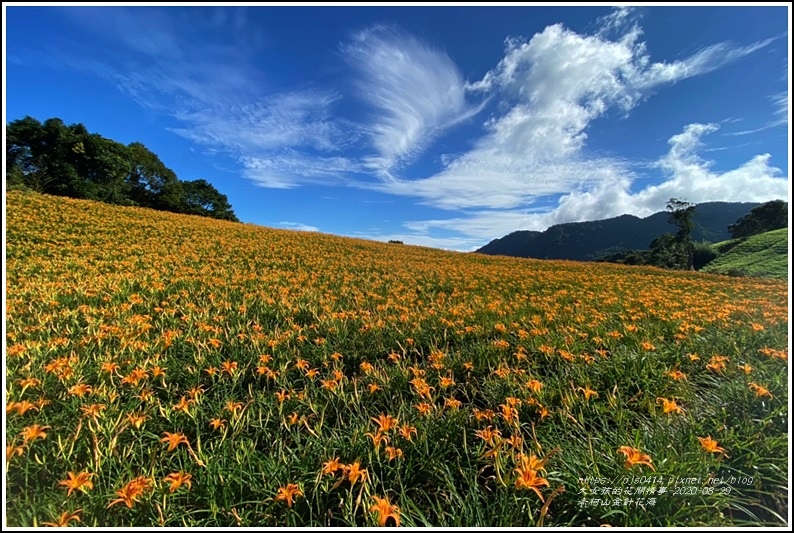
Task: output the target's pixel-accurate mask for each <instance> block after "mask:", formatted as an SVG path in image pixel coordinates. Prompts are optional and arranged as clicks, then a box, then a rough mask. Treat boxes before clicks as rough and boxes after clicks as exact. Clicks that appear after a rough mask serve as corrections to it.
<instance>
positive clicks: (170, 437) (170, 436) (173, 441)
mask: <svg viewBox="0 0 794 533" xmlns="http://www.w3.org/2000/svg"><path fill="white" fill-rule="evenodd" d="M163 435H165V436H164V437H163V438H162V439H160V442H167V443H168V451H169V452H172V451H174V449H175V448H176V447H177V446H179V445H180V444H187V445H188V446H190V442H188V440H187V437H185V436H184V435H183V434H182V433H169V432H167V431H165V432H163Z"/></svg>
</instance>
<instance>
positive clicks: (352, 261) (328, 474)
mask: <svg viewBox="0 0 794 533" xmlns="http://www.w3.org/2000/svg"><path fill="white" fill-rule="evenodd" d="M6 207H7V219H6V243H7V249H6V261H7V265H6V268H7V276H6V280H5V282H6V301H5V304H6V305H5V308H6V332H7V333H6V352H5V354H6V357H5V365H6V375H5V377H6V381H5V402H6V419H5V440H6V450H5V453H6V455H5V476H6V479H5V484H6V489H7V495H6V505H7V509H6V525H8V526H41V525H87V526H180V527H182V526H235V527H236V526H345V525H361V526H377V525H401V526H421V525H431V526H539V525H547V526H569V525H585V526H598V525H602V524H610V525H616V526H618V525H631V526H718V525H779V526H780V525H785V524H786V517H787V516H788V493H787V487H788V484H789V479H788V471H789V464H788V414H789V413H788V385H787V382H788V379H787V367H788V348H787V346H788V303H787V297H788V288H787V284H786V283H785V282H779V281H767V280H757V279H747V278H741V279H738V278H728V277H720V276H714V275H706V274H698V273H690V272H683V273H682V272H671V271H663V270H657V269H653V268H640V267H623V266H620V265H609V264H595V263H574V262H565V261H535V260H525V259H513V258H503V257H489V256H483V255H476V254H463V253H452V252H443V251H439V250H433V249H427V248H420V247H414V246H407V245H400V244H386V243H377V242H370V241H364V240H356V239H348V238H341V237H334V236H330V235H323V234H318V233H300V232H291V231H282V230H275V229H268V228H262V227H257V226H253V225H246V224H239V223H231V222H222V221H217V220H211V219H205V218H198V217H191V216H180V215H174V214H168V213H163V212H157V211H151V210H146V209H140V208H125V207H115V206H109V205H105V204H99V203H93V202H88V201H82V200H71V199H65V198H57V197H51V196H42V195H38V194H34V193H24V192H10V193H8V194H7V198H6Z"/></svg>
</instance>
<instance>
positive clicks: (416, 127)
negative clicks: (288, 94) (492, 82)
mask: <svg viewBox="0 0 794 533" xmlns="http://www.w3.org/2000/svg"><path fill="white" fill-rule="evenodd" d="M342 50H343V52H344V54H345V56H346V58H347V60H348V61H349V63H350V64H351V65H352V66H353V67H354V68H355V70H356V76H357V77H356V81H355V86H356V87H357V89H358V94H359V96H360V98H362V99H363V100H364V101H365V102H366V103H368V104H369V105H370V106H371V108H372V110H373V111H372V115H371V118H370V120H369V122H368V124H367V125H366V126H365V127H366V129H367V133H368V135H369V136H370V139H371V142H372V145H373V147H374V148H375V150H376V151H377V155H375V156H373V157H370V158H369V159H368V163H369V165H370V166H371V168H372V169H373V170H375V171H377V172H379V173H380V174H381V175H382V176H384V177H389V176H390V175H391V170H392V169H393V168H394V167H395V166H400V165H404V164H406V163H407V162H409V161H411V160H412V158H414V157H415V156H417V155H418V154H420V153H421V152H422V151H423V150H424V149H425V148H426V147H427V145H428V144H429V143H430V142H431V141H432V140H433V139H434V138H435V137H436V136H437V135H438V134H439V132H441V131H442V130H444V129H445V128H448V127H449V126H451V125H453V124H455V123H457V122H460V121H462V120H465V119H466V118H467V117H468V116H470V115H471V114H473V113H475V112H476V111H477V108H471V107H470V106H469V105H468V104H467V103H466V98H465V96H466V94H465V83H464V81H463V79H462V77H461V74H460V72H459V71H458V68H457V67H456V66H455V64H454V63H453V62H452V60H451V59H450V58H449V56H447V54H445V53H444V52H442V51H440V50H437V49H435V48H433V47H431V46H430V45H428V44H426V43H423V42H421V41H420V40H418V39H416V38H415V37H413V36H411V35H408V34H405V33H403V32H400V31H398V30H396V29H394V28H386V27H382V26H379V27H373V28H369V29H367V30H364V31H361V32H359V33H357V34H356V35H355V36H354V38H353V39H352V40H351V41H350V42H349V43H346V44H344V45H343V46H342Z"/></svg>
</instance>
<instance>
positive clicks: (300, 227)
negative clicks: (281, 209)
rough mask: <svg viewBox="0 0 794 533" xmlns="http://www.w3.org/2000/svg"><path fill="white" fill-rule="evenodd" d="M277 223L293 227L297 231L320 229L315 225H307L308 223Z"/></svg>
mask: <svg viewBox="0 0 794 533" xmlns="http://www.w3.org/2000/svg"><path fill="white" fill-rule="evenodd" d="M278 225H279V226H281V227H284V228H286V229H293V230H297V231H320V230H319V229H318V228H317V227H315V226H309V225H308V224H302V223H300V222H279V223H278Z"/></svg>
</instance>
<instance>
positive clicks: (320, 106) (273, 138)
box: [58, 8, 363, 188]
mask: <svg viewBox="0 0 794 533" xmlns="http://www.w3.org/2000/svg"><path fill="white" fill-rule="evenodd" d="M64 13H66V14H67V15H68V17H69V18H70V19H71V20H73V21H74V22H75V23H76V24H77V25H78V26H80V27H81V28H83V29H85V31H92V32H94V33H96V34H98V35H99V36H102V37H104V39H105V40H107V42H108V43H109V44H108V46H109V47H122V48H123V49H124V50H125V51H126V52H130V51H131V52H134V53H135V54H137V56H136V55H135V54H133V55H132V56H130V55H126V56H125V57H131V58H132V59H129V60H127V61H126V62H124V63H119V62H112V61H110V60H102V59H101V57H102V54H98V55H96V56H95V58H94V59H87V58H85V57H84V56H80V55H79V54H74V55H71V54H68V53H65V52H58V53H60V54H61V55H62V56H63V57H62V59H64V62H63V63H62V65H67V66H69V67H71V68H76V69H79V70H84V71H89V72H91V73H93V74H96V75H99V76H101V77H103V78H105V79H107V80H108V81H111V82H112V83H114V84H115V85H116V86H117V87H118V89H119V90H121V91H122V92H124V93H125V94H127V95H129V96H130V97H131V98H133V99H134V100H135V101H136V102H137V103H138V104H139V105H141V106H142V107H144V108H147V109H151V110H153V111H155V112H158V113H160V114H163V115H166V116H170V117H172V118H173V119H175V120H176V121H177V123H178V124H179V125H178V126H175V127H171V128H169V129H170V131H172V132H174V133H176V134H178V135H180V136H182V137H184V138H186V139H188V140H190V141H193V142H194V143H196V144H197V145H199V146H202V147H203V148H205V149H206V150H208V151H210V152H214V153H225V154H227V155H230V156H231V157H233V158H234V159H236V160H237V161H238V163H239V164H240V166H241V173H242V175H243V176H245V177H247V178H249V179H251V180H253V181H255V182H256V183H257V184H258V185H261V186H264V187H274V188H289V187H295V186H298V185H300V184H306V183H317V182H323V183H329V182H331V183H337V182H341V181H343V179H346V177H347V176H349V175H350V174H351V173H355V172H359V171H361V170H362V169H363V167H362V166H361V165H360V164H359V163H356V162H354V161H352V160H350V159H349V158H346V157H343V156H341V155H340V151H342V150H345V149H348V148H350V147H351V146H353V145H354V144H355V143H357V142H358V141H359V140H360V139H361V137H362V135H363V133H362V131H361V128H360V127H359V125H358V124H356V123H353V122H351V121H349V120H345V119H344V118H341V117H338V116H336V115H335V114H334V107H335V106H336V105H337V103H338V102H339V100H340V98H341V96H340V94H339V93H338V92H337V91H335V90H332V89H322V88H303V89H301V88H297V89H294V90H290V91H283V90H278V89H276V88H275V84H274V83H273V82H272V81H271V80H269V79H268V73H267V72H266V71H263V70H262V69H261V67H259V66H257V65H255V64H254V61H253V59H254V57H253V56H254V54H255V52H257V51H258V50H260V49H261V48H262V43H263V42H264V41H265V38H264V37H263V36H262V35H261V34H260V33H259V32H258V31H257V30H256V29H255V28H253V27H251V25H250V24H248V23H247V20H246V10H245V9H241V8H235V9H224V8H215V9H214V10H180V9H169V10H163V9H151V8H144V9H138V8H135V9H132V8H101V9H95V8H77V9H65V10H64ZM205 30H206V31H205ZM209 30H215V31H209ZM194 32H195V33H194ZM196 35H203V36H204V37H203V38H202V39H201V40H198V39H196ZM76 46H77V48H78V49H79V48H80V46H79V43H78V44H77V45H76ZM136 57H137V58H139V59H136Z"/></svg>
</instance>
